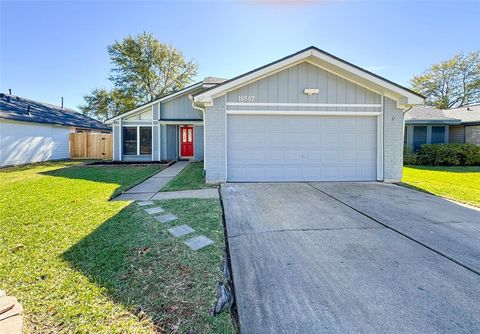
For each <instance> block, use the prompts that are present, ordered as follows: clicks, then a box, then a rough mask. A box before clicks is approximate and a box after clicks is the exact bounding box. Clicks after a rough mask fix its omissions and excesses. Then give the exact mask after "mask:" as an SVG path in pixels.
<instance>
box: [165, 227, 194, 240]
mask: <svg viewBox="0 0 480 334" xmlns="http://www.w3.org/2000/svg"><path fill="white" fill-rule="evenodd" d="M168 232H170V234H171V235H173V236H174V237H175V238H179V237H183V236H184V235H187V234H189V233H192V232H195V230H194V229H193V228H191V227H190V226H188V225H180V226H175V227H172V228H169V229H168Z"/></svg>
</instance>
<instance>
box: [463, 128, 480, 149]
mask: <svg viewBox="0 0 480 334" xmlns="http://www.w3.org/2000/svg"><path fill="white" fill-rule="evenodd" d="M465 143H467V144H476V145H480V125H467V126H465Z"/></svg>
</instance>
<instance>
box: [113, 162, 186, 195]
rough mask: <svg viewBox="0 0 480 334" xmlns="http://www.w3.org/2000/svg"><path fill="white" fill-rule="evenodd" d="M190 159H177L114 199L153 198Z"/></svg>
mask: <svg viewBox="0 0 480 334" xmlns="http://www.w3.org/2000/svg"><path fill="white" fill-rule="evenodd" d="M189 163H190V161H177V162H176V163H174V164H173V165H171V166H170V167H167V168H165V169H164V170H162V171H161V172H158V173H157V174H155V175H153V176H152V177H151V178H149V179H147V180H145V181H143V182H142V183H140V184H138V185H136V186H135V187H133V188H131V189H129V190H127V191H126V192H125V193H123V194H122V195H120V196H117V197H115V198H114V199H113V200H114V201H132V200H134V201H145V200H149V199H151V198H152V197H153V196H154V195H155V194H156V193H157V192H158V191H160V189H162V188H163V186H165V185H166V184H167V183H168V182H169V181H170V180H171V179H173V178H174V177H175V176H177V175H178V174H179V173H180V172H181V171H182V170H183V169H184V168H185V167H187V166H188V164H189Z"/></svg>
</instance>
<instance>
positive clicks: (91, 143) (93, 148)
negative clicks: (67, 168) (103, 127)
mask: <svg viewBox="0 0 480 334" xmlns="http://www.w3.org/2000/svg"><path fill="white" fill-rule="evenodd" d="M112 150H113V148H112V134H111V133H88V132H81V133H71V134H70V158H72V159H103V160H111V159H112Z"/></svg>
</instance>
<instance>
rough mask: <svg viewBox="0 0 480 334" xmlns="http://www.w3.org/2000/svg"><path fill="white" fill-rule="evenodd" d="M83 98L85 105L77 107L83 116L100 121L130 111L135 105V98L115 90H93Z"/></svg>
mask: <svg viewBox="0 0 480 334" xmlns="http://www.w3.org/2000/svg"><path fill="white" fill-rule="evenodd" d="M83 98H84V100H85V104H81V105H79V106H78V108H79V109H80V110H81V111H82V112H83V113H84V114H85V115H88V116H90V117H94V118H97V119H99V120H101V121H104V120H106V119H109V118H112V117H114V116H117V115H120V114H122V113H124V112H127V111H129V110H132V109H134V108H135V106H136V105H137V104H136V101H135V98H133V97H132V96H126V95H125V94H124V93H123V92H122V91H120V90H117V89H112V90H106V89H103V88H95V89H93V90H92V91H91V92H90V94H89V95H85V96H84V97H83Z"/></svg>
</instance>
